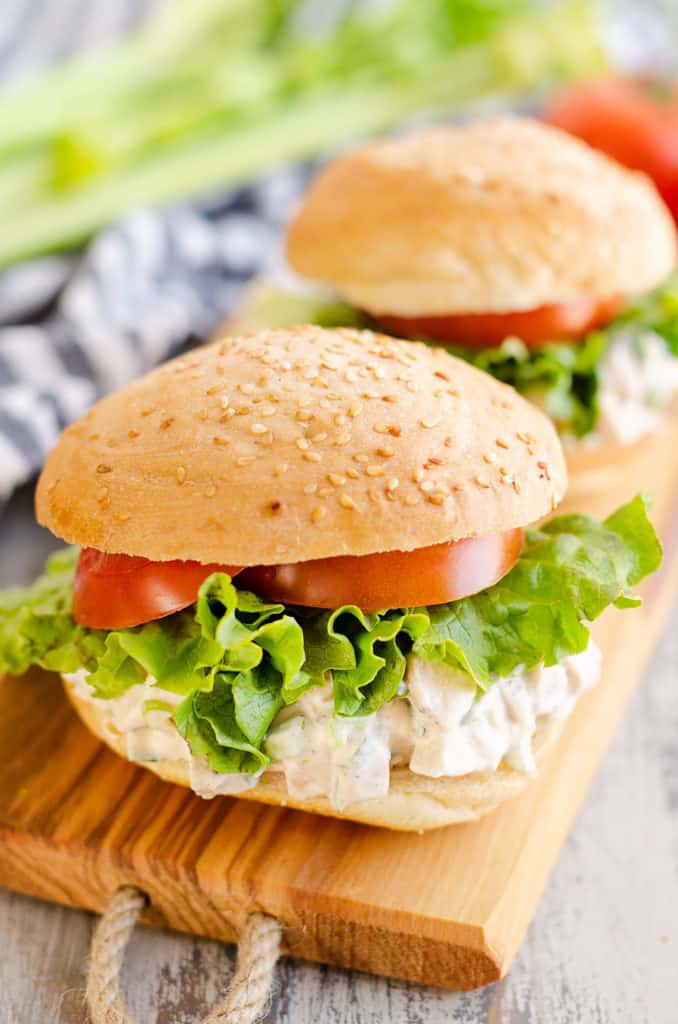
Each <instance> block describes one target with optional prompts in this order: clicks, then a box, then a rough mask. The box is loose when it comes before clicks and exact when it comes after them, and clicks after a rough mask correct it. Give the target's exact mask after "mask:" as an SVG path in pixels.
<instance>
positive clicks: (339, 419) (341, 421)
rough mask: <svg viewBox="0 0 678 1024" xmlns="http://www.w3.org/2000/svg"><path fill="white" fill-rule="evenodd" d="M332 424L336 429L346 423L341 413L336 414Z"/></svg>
mask: <svg viewBox="0 0 678 1024" xmlns="http://www.w3.org/2000/svg"><path fill="white" fill-rule="evenodd" d="M334 422H335V424H336V425H337V426H338V427H343V425H344V423H345V422H346V417H345V416H344V414H343V412H338V413H337V414H336V416H335V417H334Z"/></svg>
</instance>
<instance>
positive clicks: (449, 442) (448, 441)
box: [444, 437, 454, 448]
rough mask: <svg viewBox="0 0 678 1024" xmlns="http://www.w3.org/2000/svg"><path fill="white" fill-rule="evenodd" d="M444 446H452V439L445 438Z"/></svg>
mask: <svg viewBox="0 0 678 1024" xmlns="http://www.w3.org/2000/svg"><path fill="white" fill-rule="evenodd" d="M444 444H445V447H446V448H451V447H452V445H453V444H454V441H453V439H452V438H451V437H446V438H445V441H444Z"/></svg>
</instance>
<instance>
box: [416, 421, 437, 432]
mask: <svg viewBox="0 0 678 1024" xmlns="http://www.w3.org/2000/svg"><path fill="white" fill-rule="evenodd" d="M438 422H439V421H438V420H432V419H421V420H419V426H420V427H424V429H425V430H433V428H434V427H437V426H438Z"/></svg>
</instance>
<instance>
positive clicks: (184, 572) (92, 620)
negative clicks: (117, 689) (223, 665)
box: [73, 548, 239, 629]
mask: <svg viewBox="0 0 678 1024" xmlns="http://www.w3.org/2000/svg"><path fill="white" fill-rule="evenodd" d="M213 572H227V573H228V574H229V575H230V576H234V575H235V574H236V573H237V572H239V568H238V567H237V566H228V565H202V564H201V563H200V562H180V561H174V562H152V561H150V560H149V559H148V558H135V557H133V556H132V555H107V554H105V553H104V552H103V551H96V550H95V549H94V548H83V550H82V551H81V552H80V558H79V559H78V567H77V569H76V573H75V585H74V589H73V617H74V619H75V620H76V622H79V623H80V624H81V625H82V626H89V627H90V628H91V629H125V628H126V627H127V626H139V625H141V623H143V622H151V621H152V620H153V619H161V618H163V617H164V616H165V615H171V614H172V612H178V611H180V610H181V609H182V608H186V607H188V605H190V604H193V602H194V601H195V599H196V597H197V595H198V590H199V589H200V585H201V583H203V581H204V580H206V579H207V577H208V576H209V575H210V574H211V573H213Z"/></svg>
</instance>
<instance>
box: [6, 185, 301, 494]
mask: <svg viewBox="0 0 678 1024" xmlns="http://www.w3.org/2000/svg"><path fill="white" fill-rule="evenodd" d="M308 173H309V170H308V168H303V167H295V168H288V169H281V170H278V171H277V172H274V173H271V174H270V175H267V176H266V177H265V178H262V179H260V180H259V181H258V182H256V183H255V184H253V185H250V186H248V187H246V188H241V189H238V190H236V191H233V192H230V193H229V194H227V195H226V196H223V197H221V198H220V199H219V201H218V202H214V203H211V204H203V205H200V206H193V207H191V206H187V205H183V206H180V207H173V208H171V209H168V210H163V211H148V210H139V211H135V212H131V213H130V215H129V216H128V217H126V218H125V219H124V220H123V221H121V222H119V223H117V224H115V225H113V226H111V227H110V228H108V229H107V230H105V231H103V232H102V233H101V234H100V235H99V236H98V237H97V238H96V239H95V240H94V241H93V242H92V243H91V244H90V245H89V247H88V248H87V249H86V251H85V252H84V253H83V254H82V255H81V256H80V257H79V258H77V259H74V258H58V257H55V258H47V259H43V260H37V261H35V262H32V263H28V264H23V265H20V266H18V267H16V268H12V269H10V270H9V271H7V272H5V274H3V275H2V276H0V501H2V500H4V499H6V498H7V497H8V496H9V495H10V494H11V492H12V491H13V490H14V488H16V487H17V486H19V485H20V484H22V483H24V482H26V481H27V480H30V479H31V478H32V477H33V476H34V475H35V474H36V473H37V472H38V470H39V469H40V467H41V466H42V463H43V461H44V459H45V456H46V454H47V452H48V451H49V450H50V448H51V447H52V445H53V444H54V442H55V441H56V439H57V437H58V436H59V434H60V433H61V431H62V430H63V428H64V427H65V426H66V425H67V424H68V423H70V422H71V421H72V420H74V419H77V418H78V417H79V416H81V415H82V414H83V413H84V412H85V411H86V410H87V409H88V408H89V406H90V405H91V404H92V402H94V401H95V400H96V399H97V398H99V397H101V396H102V395H104V394H106V393H107V392H109V391H113V390H114V389H116V388H119V387H121V386H122V385H123V384H126V383H128V382H129V381H131V380H133V379H134V378H135V377H138V376H139V374H141V373H144V372H145V371H146V370H148V369H150V368H151V367H152V366H154V365H155V364H156V363H159V362H161V361H162V360H164V359H167V358H169V357H170V356H172V355H174V354H176V353H177V352H179V351H181V350H183V349H184V348H186V347H188V346H190V345H191V344H194V343H195V342H196V341H198V340H202V339H204V338H206V337H209V335H210V334H211V332H212V331H213V330H214V329H215V327H216V326H217V325H218V324H219V322H220V321H221V320H222V319H223V318H224V316H226V315H227V314H228V313H229V312H230V311H232V309H233V307H234V304H235V303H236V302H237V298H238V294H239V292H240V291H241V289H242V288H243V286H244V284H245V283H246V281H247V280H249V278H250V277H252V276H253V275H256V274H260V273H268V274H271V273H274V272H275V270H276V268H277V267H279V265H280V263H281V255H280V248H281V246H280V239H281V237H282V227H283V224H284V222H285V220H286V219H287V217H288V215H289V212H290V211H291V209H292V208H293V206H294V205H295V204H296V202H297V201H298V199H299V198H300V196H301V194H302V191H303V189H304V186H305V183H306V180H307V177H308Z"/></svg>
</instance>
